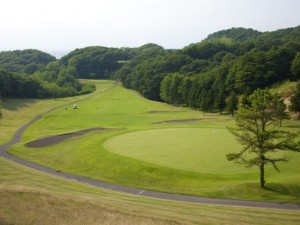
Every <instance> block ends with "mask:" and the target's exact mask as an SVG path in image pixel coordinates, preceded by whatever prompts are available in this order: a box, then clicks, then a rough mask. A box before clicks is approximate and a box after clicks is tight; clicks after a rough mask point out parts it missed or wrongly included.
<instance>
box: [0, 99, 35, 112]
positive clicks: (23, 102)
mask: <svg viewBox="0 0 300 225" xmlns="http://www.w3.org/2000/svg"><path fill="white" fill-rule="evenodd" d="M36 102H37V100H35V99H3V101H2V103H3V109H5V110H8V111H18V110H19V109H20V108H23V107H28V105H30V104H34V103H36Z"/></svg>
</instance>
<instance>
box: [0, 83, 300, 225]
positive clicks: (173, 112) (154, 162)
mask: <svg viewBox="0 0 300 225" xmlns="http://www.w3.org/2000/svg"><path fill="white" fill-rule="evenodd" d="M89 82H92V83H94V84H95V85H96V87H97V89H96V91H95V92H93V93H91V94H87V95H82V96H76V97H68V98H58V99H49V100H34V99H28V100H19V99H4V100H3V106H4V107H3V119H1V120H0V125H1V127H3V128H5V129H1V131H0V137H1V139H0V145H3V144H5V143H7V142H9V141H10V140H11V139H12V138H13V136H14V134H15V133H16V131H17V130H18V129H19V128H20V127H21V126H23V125H24V124H26V123H28V122H29V121H31V120H32V119H33V118H35V117H36V116H37V115H40V114H43V113H45V112H47V113H45V114H43V115H42V116H41V118H39V120H37V121H36V122H35V123H33V124H31V125H30V126H28V127H27V128H26V129H25V131H24V133H23V134H22V137H21V140H20V142H18V143H16V144H14V145H11V146H10V147H9V148H8V152H9V154H11V155H13V156H15V157H18V158H22V159H25V160H27V161H30V162H33V163H35V164H39V165H42V166H45V167H49V168H52V169H54V170H56V171H59V172H65V173H69V174H74V175H77V176H82V177H87V178H91V179H94V180H98V181H103V182H106V183H109V184H115V185H120V186H124V187H129V188H138V189H142V190H150V191H156V192H164V193H171V194H180V195H188V196H198V197H210V198H218V199H235V200H250V201H260V202H274V203H290V204H295V205H299V204H300V176H299V174H300V167H299V163H300V154H299V153H298V154H297V153H293V152H287V153H286V156H287V159H289V161H288V162H287V163H280V164H279V168H280V173H278V172H277V171H275V170H274V169H273V168H272V167H271V166H267V167H266V181H267V183H266V188H265V189H262V188H260V186H259V173H258V172H259V171H258V169H257V168H256V167H253V168H246V167H245V166H243V165H240V164H235V163H232V162H229V161H227V159H226V156H225V155H226V154H228V153H230V152H238V151H239V150H240V149H241V148H242V146H241V145H240V144H239V143H238V142H237V141H236V140H235V138H234V136H233V135H232V134H231V133H230V132H229V131H228V130H227V128H226V127H228V126H234V124H235V122H234V119H233V118H232V116H231V115H227V114H223V115H220V114H218V113H205V114H204V113H203V112H201V111H196V110H192V109H190V108H187V107H175V106H171V105H168V104H165V103H161V102H155V101H150V100H147V99H145V98H144V97H142V96H141V95H140V94H138V93H137V92H135V91H132V90H129V89H125V88H124V87H122V85H121V84H120V83H117V82H115V81H109V80H97V81H96V80H90V81H89ZM74 104H76V105H77V109H73V105H74ZM299 128H300V122H299V121H296V120H288V121H283V123H282V129H288V130H291V131H297V130H299ZM0 160H1V164H0V165H1V173H3V175H1V177H0V181H1V184H0V193H1V199H3V201H6V202H7V203H10V202H13V201H19V202H20V207H24V208H26V206H25V205H24V206H22V204H25V203H24V202H23V200H24V199H34V201H33V202H36V203H37V205H38V204H43V203H42V202H40V201H42V200H40V199H39V198H38V197H37V196H43V197H42V199H44V200H45V201H50V202H51V201H52V202H54V201H56V202H57V204H65V208H66V210H71V209H70V207H71V205H72V204H75V205H77V204H78V205H84V207H83V208H84V210H88V209H89V208H90V207H92V205H97V207H102V210H103V212H104V213H105V212H107V213H108V214H109V213H110V215H115V216H116V215H117V217H119V218H122V222H121V223H120V224H141V221H143V222H145V221H146V223H145V224H233V223H232V221H235V223H236V221H240V223H239V224H253V218H251V217H253V215H255V216H257V215H258V214H257V213H258V212H260V214H259V215H260V218H259V219H258V220H257V221H256V222H257V223H256V224H272V222H274V219H276V220H278V221H280V220H282V221H281V222H279V223H281V224H299V222H300V219H299V218H300V214H299V210H280V209H259V208H257V209H256V208H246V207H245V208H244V207H238V206H217V205H205V204H193V203H179V202H171V201H167V200H159V199H152V198H147V197H141V196H131V195H129V194H124V193H119V192H113V191H109V190H105V189H99V188H95V187H91V186H89V185H85V184H80V183H77V182H75V181H70V180H67V179H65V178H60V177H57V176H55V175H48V174H46V173H44V172H40V171H35V170H33V169H30V168H26V167H24V166H21V165H18V164H16V163H14V162H10V161H8V160H7V159H4V158H3V157H1V158H0ZM16 193H19V194H16ZM20 193H22V196H21V197H20V196H19V195H21V194H20ZM35 193H38V195H36V194H35ZM18 196H19V197H18ZM62 196H63V197H62ZM74 199H77V200H74ZM72 201H77V202H72ZM1 204H4V203H2V202H1ZM11 204H12V203H11ZM32 204H33V203H32ZM131 204H132V205H131ZM129 205H131V206H130V209H128V206H129ZM148 208H149V211H148ZM0 210H1V208H0ZM20 210H21V209H20ZM30 210H32V211H34V209H32V208H30ZM30 210H29V211H30ZM84 210H83V212H82V213H84ZM100 211H101V210H100ZM232 211H235V213H234V214H233V213H232ZM0 212H1V211H0ZM49 213H50V214H51V213H53V215H54V214H55V212H51V210H49ZM79 214H80V213H79ZM95 214H97V213H96V212H95ZM0 215H1V214H0ZM174 215H177V218H175V219H174ZM97 216H99V215H97ZM102 216H104V217H105V216H107V215H102ZM79 217H80V216H79ZM112 217H113V216H111V218H112ZM133 217H134V219H133ZM200 217H201V218H203V220H201V221H200V219H199V218H200ZM80 218H81V219H82V220H81V219H79V220H78V221H81V222H82V221H84V216H82V217H80ZM108 218H109V216H108ZM111 218H109V219H111ZM66 219H70V221H68V222H69V223H70V222H71V218H68V217H66ZM251 219H252V220H251ZM115 220H116V221H117V220H118V219H115ZM199 221H200V222H199ZM1 222H2V221H1V217H0V224H2V223H1ZM110 222H111V220H110ZM147 222H148V223H147ZM3 223H4V222H3ZM4 224H5V223H4ZM28 224H30V223H28ZM45 224H47V223H45ZM48 224H51V223H50V222H49V223H48ZM73 224H76V223H73ZM78 224H80V223H78ZM86 224H93V222H92V221H90V222H87V223H86ZM103 224H110V223H109V221H108V222H107V223H103ZM114 224H117V223H114Z"/></svg>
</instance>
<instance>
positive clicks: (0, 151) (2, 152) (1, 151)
mask: <svg viewBox="0 0 300 225" xmlns="http://www.w3.org/2000/svg"><path fill="white" fill-rule="evenodd" d="M117 84H118V83H115V85H114V86H113V87H111V88H114V87H115V86H116V85H117ZM111 88H109V89H106V90H104V91H103V92H101V93H100V94H102V93H104V92H106V91H109V90H110V89H111ZM91 97H95V96H89V97H87V98H84V99H81V100H78V101H75V102H72V103H68V104H67V105H69V104H74V103H77V102H79V101H83V100H86V99H88V98H91ZM60 107H65V105H62V106H58V107H55V108H53V109H50V110H48V111H46V112H45V113H42V114H40V115H37V116H36V117H35V118H34V119H32V120H31V121H30V122H28V123H27V124H25V125H24V126H23V127H21V128H20V129H19V130H18V131H17V132H16V134H15V135H14V137H13V138H12V140H11V141H10V142H8V143H6V144H4V145H2V146H0V156H2V157H5V158H7V159H9V160H11V161H13V162H16V163H19V164H22V165H24V166H27V167H30V168H33V169H36V170H39V171H43V172H46V173H50V174H53V175H56V176H60V177H63V178H66V179H71V180H75V181H78V182H81V183H85V184H89V185H92V186H96V187H100V188H105V189H109V190H113V191H118V192H124V193H128V194H133V195H139V196H145V197H152V198H159V199H165V200H175V201H182V202H191V203H202V204H217V205H230V206H244V207H259V208H274V209H288V210H300V204H287V203H272V202H257V201H245V200H230V199H217V198H204V197H196V196H187V195H178V194H168V193H162V192H156V191H149V190H144V189H138V188H131V187H124V186H120V185H116V184H110V183H106V182H102V181H98V180H94V179H92V178H87V177H83V176H78V175H74V174H70V173H65V172H62V171H57V170H54V169H51V168H49V167H46V166H42V165H38V164H36V163H33V162H30V161H27V160H24V159H21V158H18V157H16V156H13V155H11V154H9V153H8V152H7V149H8V148H9V147H10V146H11V145H14V144H16V143H18V142H20V140H21V136H22V134H23V132H24V131H25V129H26V128H27V127H29V126H30V125H31V124H33V123H35V122H36V121H38V120H39V119H40V118H42V116H43V115H45V114H47V113H49V112H52V111H54V110H55V109H57V108H60Z"/></svg>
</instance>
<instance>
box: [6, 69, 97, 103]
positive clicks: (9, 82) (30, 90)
mask: <svg viewBox="0 0 300 225" xmlns="http://www.w3.org/2000/svg"><path fill="white" fill-rule="evenodd" d="M68 70H69V69H68V68H67V69H61V70H60V71H59V72H58V73H57V76H56V75H55V74H54V72H53V71H48V70H46V71H44V72H43V73H35V74H33V75H28V74H18V73H12V72H8V71H7V70H4V69H0V96H1V97H14V98H57V97H66V96H74V95H80V94H86V93H90V92H92V91H94V90H95V86H94V85H93V84H90V83H85V84H80V83H79V81H78V80H77V79H76V78H75V77H74V76H73V75H71V74H70V73H69V72H68ZM51 72H53V74H52V75H54V76H53V77H51V79H52V80H47V79H48V78H49V77H47V76H46V78H45V77H44V76H45V75H47V74H48V73H51Z"/></svg>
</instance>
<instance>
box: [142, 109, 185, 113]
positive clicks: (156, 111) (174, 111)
mask: <svg viewBox="0 0 300 225" xmlns="http://www.w3.org/2000/svg"><path fill="white" fill-rule="evenodd" d="M183 112H186V111H179V110H177V111H176V110H170V111H164V110H161V111H158V110H153V111H148V113H183Z"/></svg>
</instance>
